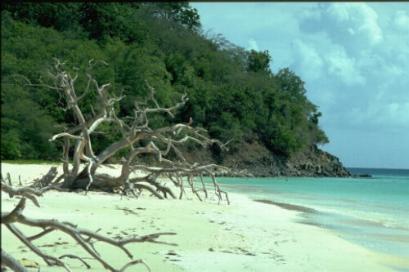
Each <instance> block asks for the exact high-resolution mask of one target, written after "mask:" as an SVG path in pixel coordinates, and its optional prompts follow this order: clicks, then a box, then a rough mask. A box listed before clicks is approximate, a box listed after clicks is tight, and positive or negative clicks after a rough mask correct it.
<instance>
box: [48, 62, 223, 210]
mask: <svg viewBox="0 0 409 272" xmlns="http://www.w3.org/2000/svg"><path fill="white" fill-rule="evenodd" d="M91 65H92V60H91V61H90V66H91ZM50 75H51V77H52V79H53V83H54V85H53V86H50V85H48V87H50V88H53V89H55V90H56V91H58V92H60V93H61V94H62V95H63V97H64V98H65V100H66V104H67V110H71V111H72V113H73V115H74V117H75V120H76V122H77V124H76V126H74V127H71V128H67V129H66V130H65V131H63V132H61V133H58V134H56V135H54V136H53V137H52V138H51V139H50V141H56V140H61V141H63V158H62V161H63V172H64V173H63V175H62V176H61V177H60V178H59V179H58V182H55V184H54V186H59V187H60V188H65V189H70V190H74V189H83V190H87V191H88V190H103V191H109V192H114V191H121V192H124V193H126V194H129V193H132V194H134V195H137V194H138V193H139V192H140V191H141V190H148V191H150V192H151V193H152V194H153V195H155V196H156V197H158V198H160V199H162V198H166V197H168V196H170V197H172V198H175V197H176V196H175V194H174V193H173V192H172V191H171V189H170V188H168V187H167V186H165V185H163V184H161V182H160V180H159V179H158V178H159V177H162V178H168V179H169V180H170V181H172V182H173V184H174V185H175V186H176V187H178V188H179V189H180V192H179V198H182V196H183V194H184V192H185V189H184V188H185V183H186V186H187V187H188V188H190V189H191V190H192V192H193V193H194V194H195V195H196V196H197V197H198V198H199V199H200V200H202V197H207V196H208V191H207V187H206V184H205V183H204V182H203V175H206V176H210V177H211V179H212V182H211V186H212V188H213V190H214V191H215V194H216V196H217V198H218V201H219V203H220V201H222V200H223V199H225V200H226V201H227V203H229V199H228V195H227V193H226V192H224V191H222V190H221V188H220V187H219V185H218V184H217V182H216V179H215V174H214V172H215V171H218V170H221V169H223V167H220V166H218V165H215V164H209V165H199V164H197V163H192V162H189V161H187V160H186V158H185V156H184V155H183V153H182V152H181V151H180V145H183V144H186V143H187V142H193V143H196V144H198V145H200V146H202V147H208V146H209V145H213V144H216V145H219V146H220V147H221V148H222V149H226V144H223V143H221V142H220V141H218V140H215V139H210V138H209V137H208V136H207V135H206V133H207V131H206V130H204V129H202V128H195V127H192V126H191V125H192V119H191V118H190V121H189V123H178V124H174V125H170V126H165V127H160V128H157V129H152V128H151V127H150V124H149V118H150V116H151V115H152V114H166V115H168V116H170V117H172V118H173V117H174V113H175V112H176V111H177V110H179V109H180V108H181V107H183V106H184V105H185V103H186V102H187V101H188V99H187V97H186V95H183V96H182V97H181V100H180V102H178V103H176V104H175V105H174V106H172V107H167V108H166V107H161V106H160V105H159V103H158V101H157V100H156V98H155V89H154V88H153V87H152V86H150V85H149V83H148V82H146V85H147V87H148V89H149V91H150V93H149V96H148V97H147V99H146V100H145V101H144V102H143V103H141V102H139V101H135V102H134V109H133V115H132V116H122V117H121V116H118V114H117V111H116V110H115V105H117V104H118V103H119V102H120V101H121V100H122V99H123V96H121V97H117V96H114V95H112V94H110V93H109V92H108V89H109V88H110V84H109V83H108V84H103V85H100V84H98V82H97V81H96V80H95V79H94V78H93V77H92V76H91V75H90V73H89V72H86V76H87V79H88V83H87V87H86V89H85V90H83V91H82V92H81V95H80V96H78V95H77V91H76V88H75V82H76V80H77V78H78V75H75V76H72V75H71V74H70V73H69V72H67V71H66V70H65V69H64V64H63V63H61V62H60V61H58V60H56V64H55V66H54V70H53V72H50ZM91 90H93V91H95V92H96V95H97V99H96V102H95V105H94V107H93V109H95V110H94V111H93V116H92V118H86V116H85V115H84V113H83V111H82V110H81V108H80V106H79V101H80V100H81V99H82V98H83V97H84V96H85V95H87V94H88V92H90V91H91ZM103 123H106V124H109V125H111V126H114V127H115V128H116V129H117V130H118V131H120V133H121V138H120V139H119V140H117V141H115V142H112V143H111V144H110V145H108V146H107V147H106V148H105V149H104V150H103V151H101V152H99V153H98V154H96V153H95V152H94V149H93V146H92V136H93V135H94V133H95V132H96V131H97V129H98V127H99V126H100V125H101V124H103ZM121 150H128V153H127V154H128V155H127V157H126V159H125V160H124V161H123V162H122V166H121V173H120V175H118V176H117V177H111V176H108V175H103V174H98V172H97V170H98V168H99V167H100V166H101V165H103V164H104V163H105V162H106V161H107V160H108V159H110V158H112V157H113V156H115V155H116V154H117V153H118V152H119V151H121ZM170 154H173V159H171V157H170ZM146 155H152V156H154V158H155V159H156V162H157V166H155V167H153V166H149V165H146V164H143V163H141V162H140V160H139V161H138V158H140V157H141V156H146ZM174 157H176V159H174ZM136 170H142V171H143V172H144V173H145V175H144V176H142V177H135V178H131V173H132V172H134V171H136ZM198 177H199V178H200V182H198V181H197V180H198ZM197 184H198V185H199V188H197ZM200 194H202V197H201V196H200Z"/></svg>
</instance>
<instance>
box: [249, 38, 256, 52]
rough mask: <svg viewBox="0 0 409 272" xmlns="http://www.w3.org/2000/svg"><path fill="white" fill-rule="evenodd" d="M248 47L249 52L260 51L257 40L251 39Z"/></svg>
mask: <svg viewBox="0 0 409 272" xmlns="http://www.w3.org/2000/svg"><path fill="white" fill-rule="evenodd" d="M248 44H249V45H248V47H247V49H248V50H256V51H259V47H258V44H257V42H256V40H255V39H250V40H249V41H248Z"/></svg>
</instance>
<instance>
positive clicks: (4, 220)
mask: <svg viewBox="0 0 409 272" xmlns="http://www.w3.org/2000/svg"><path fill="white" fill-rule="evenodd" d="M45 177H46V176H45ZM41 180H43V181H44V180H46V179H44V177H43V179H41ZM1 191H2V192H4V193H7V194H9V196H10V197H19V198H20V200H19V202H18V204H17V205H16V206H15V207H14V209H13V210H12V211H10V212H2V214H1V224H2V225H4V226H5V227H6V228H7V229H8V230H9V231H10V232H11V233H12V234H13V235H14V236H15V237H16V238H17V239H18V240H20V241H21V242H22V243H23V244H24V245H25V246H26V247H27V248H28V249H29V250H31V251H32V252H34V253H35V254H36V255H38V256H39V257H41V258H42V259H43V260H44V262H45V263H46V264H47V265H48V266H60V267H63V268H65V270H66V271H71V270H70V268H69V267H68V265H67V264H66V263H64V262H63V261H62V259H64V258H70V259H76V260H78V261H80V262H81V263H82V264H83V265H84V266H85V267H86V268H90V267H91V266H90V265H89V264H88V263H87V262H86V261H85V258H84V257H80V256H77V255H74V254H71V253H68V254H64V255H62V256H59V257H55V256H51V255H48V254H46V253H44V252H43V251H42V250H41V249H40V248H38V247H37V246H36V245H35V244H34V242H35V241H36V240H37V239H39V238H41V237H44V236H45V235H47V234H49V233H51V232H54V231H60V232H63V233H65V234H67V235H68V236H70V237H71V238H72V239H73V240H74V241H76V242H77V243H78V244H79V246H81V247H82V248H83V249H84V250H85V251H86V252H87V253H88V255H90V256H91V257H92V258H93V259H94V260H96V261H98V262H99V263H100V264H101V265H102V266H103V267H104V268H105V269H106V270H108V271H112V272H121V271H125V270H126V269H127V268H129V267H130V266H132V265H135V264H142V265H144V266H145V267H146V268H147V270H148V271H150V269H149V266H148V265H147V264H146V263H145V262H144V261H143V260H141V259H134V258H133V255H132V253H131V252H130V251H129V250H128V249H127V248H126V247H125V246H126V245H127V244H129V243H143V242H151V243H160V244H167V245H175V244H172V243H167V242H161V241H158V240H157V238H159V237H160V236H162V235H175V234H176V233H173V232H161V233H153V234H148V235H144V236H133V237H129V238H126V239H112V238H110V237H106V236H103V235H101V234H98V233H97V232H93V231H90V230H87V229H82V228H79V227H77V226H76V225H74V224H72V223H69V222H59V221H57V220H44V219H33V218H30V217H27V216H25V215H23V211H24V208H25V206H26V199H29V200H30V201H32V202H33V203H34V205H36V206H40V204H39V202H38V200H37V197H38V196H41V195H42V194H43V192H41V191H38V190H36V189H33V188H32V187H23V188H19V189H15V188H13V187H11V186H10V185H8V184H6V182H5V181H4V180H1ZM19 225H23V226H29V227H34V228H39V229H41V231H39V232H38V233H37V234H35V235H32V236H27V235H25V234H24V233H23V232H22V231H21V230H20V229H19ZM96 241H99V242H104V243H107V244H110V245H112V246H115V247H117V248H118V249H120V250H122V251H123V252H124V253H125V254H126V255H127V256H128V257H129V258H130V259H131V260H130V261H129V262H128V263H126V264H125V265H124V266H122V267H121V268H114V267H113V266H112V265H111V264H109V263H108V262H107V261H106V260H105V259H104V258H103V257H102V256H101V255H100V253H99V252H98V251H97V250H96V249H95V247H94V246H93V244H94V243H95V242H96ZM1 266H2V268H3V267H7V268H9V269H11V270H12V271H17V272H23V271H24V272H25V271H27V270H26V268H25V267H24V266H23V265H22V264H20V263H19V262H18V261H17V260H16V259H15V258H13V257H12V256H11V255H9V254H8V253H7V252H6V251H5V249H4V247H3V246H2V249H1ZM2 271H3V270H2Z"/></svg>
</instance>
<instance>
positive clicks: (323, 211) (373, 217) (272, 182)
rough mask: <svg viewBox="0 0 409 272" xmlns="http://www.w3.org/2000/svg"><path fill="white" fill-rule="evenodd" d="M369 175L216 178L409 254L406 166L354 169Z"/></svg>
mask: <svg viewBox="0 0 409 272" xmlns="http://www.w3.org/2000/svg"><path fill="white" fill-rule="evenodd" d="M350 171H351V172H352V173H369V174H372V178H285V177H277V178H219V179H218V181H219V183H220V184H222V185H223V187H225V189H227V190H228V191H233V192H234V191H236V192H240V193H245V194H247V195H249V196H250V197H251V198H253V199H263V200H270V201H274V202H279V203H287V204H293V205H299V206H303V207H308V208H310V209H313V210H314V211H312V212H304V213H303V214H302V215H301V217H300V222H301V223H305V224H313V225H317V226H320V227H323V228H328V229H331V230H333V231H335V232H337V233H339V235H340V236H341V237H343V238H344V239H347V240H350V241H352V242H354V243H358V244H360V245H362V246H364V247H367V248H369V249H371V250H375V251H378V252H382V253H387V254H391V255H395V256H400V257H405V258H406V257H409V170H390V169H356V168H355V169H354V168H351V169H350Z"/></svg>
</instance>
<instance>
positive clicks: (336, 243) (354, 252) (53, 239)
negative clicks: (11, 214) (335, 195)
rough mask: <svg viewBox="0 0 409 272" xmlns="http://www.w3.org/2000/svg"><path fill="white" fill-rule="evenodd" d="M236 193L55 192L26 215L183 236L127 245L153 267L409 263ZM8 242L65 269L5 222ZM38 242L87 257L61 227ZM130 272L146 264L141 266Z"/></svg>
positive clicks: (19, 252)
mask: <svg viewBox="0 0 409 272" xmlns="http://www.w3.org/2000/svg"><path fill="white" fill-rule="evenodd" d="M49 167H50V166H49V165H13V164H6V163H3V164H2V166H1V168H2V174H3V176H5V174H6V173H7V172H10V173H11V177H12V179H13V180H14V181H18V176H19V175H20V176H21V180H22V182H23V183H27V182H30V181H31V180H32V179H33V178H35V177H38V176H40V175H41V174H44V173H45V172H46V171H47V170H48V169H49ZM106 171H108V172H109V171H114V170H112V169H109V168H107V169H106ZM17 183H18V182H17ZM230 198H231V202H232V203H231V205H226V204H221V205H217V202H216V201H215V199H214V198H212V199H209V200H207V201H206V202H200V201H198V200H197V199H195V198H193V197H192V196H189V197H188V198H187V199H182V200H158V199H155V198H152V197H150V196H149V195H147V194H145V195H144V194H143V195H142V196H141V197H140V198H139V199H132V198H122V199H121V197H120V196H118V195H109V194H105V193H95V192H90V193H88V194H87V195H85V194H83V193H61V192H48V193H46V194H45V195H44V196H43V197H41V198H40V199H39V200H40V204H41V207H40V208H38V207H35V206H34V205H32V204H31V203H30V204H28V207H27V208H26V210H25V212H24V214H25V215H27V216H30V217H37V218H50V219H51V218H55V219H58V220H62V221H66V220H68V221H71V222H73V223H76V224H78V225H79V226H81V227H83V228H88V229H90V230H97V229H99V228H101V233H103V234H106V235H109V236H111V237H115V236H121V237H125V236H126V235H133V234H138V235H142V234H149V233H154V232H162V231H172V232H176V233H177V235H175V236H163V237H162V238H161V239H160V240H162V241H167V242H172V243H177V244H178V245H177V246H169V245H162V244H149V243H144V244H133V245H129V246H127V247H128V248H129V249H130V250H131V251H132V252H133V253H134V255H135V257H136V258H142V259H143V260H145V261H146V263H148V264H149V266H150V267H151V269H152V271H394V270H393V269H392V266H391V265H392V264H394V265H395V266H400V267H405V266H406V267H408V268H409V262H407V263H404V261H403V260H397V259H392V258H390V257H387V256H383V255H380V254H377V253H373V252H371V251H369V250H367V249H365V248H362V247H360V246H358V245H355V244H352V243H350V242H348V241H345V240H343V239H341V238H340V237H338V236H337V234H336V233H332V232H330V231H328V230H325V229H321V228H318V227H316V226H310V225H305V224H300V223H297V222H296V220H297V218H299V216H300V212H298V211H290V210H286V209H283V208H280V207H277V206H274V205H269V204H266V203H259V202H255V201H252V200H250V199H249V198H247V197H246V196H245V195H240V194H230ZM17 201H18V199H9V198H8V196H6V195H4V194H2V211H8V210H10V209H11V208H12V207H13V205H14V204H15V203H16V202H17ZM23 230H26V229H23ZM26 231H27V230H26ZM29 231H31V230H29ZM30 233H34V232H32V231H31V232H30ZM1 242H2V247H3V248H4V249H5V250H7V251H8V252H9V253H10V254H12V255H13V256H15V257H16V258H17V259H20V260H21V259H22V258H26V259H28V260H30V261H35V262H37V263H38V264H39V265H40V266H41V271H43V272H44V271H64V270H63V269H60V268H54V267H47V266H46V265H45V264H44V262H43V261H42V260H41V259H40V258H38V257H37V256H35V255H34V254H33V253H31V252H28V251H27V249H26V248H25V247H24V246H23V245H22V244H21V243H20V242H19V241H17V240H16V239H15V238H14V237H12V234H11V233H10V232H9V231H8V230H7V229H5V228H4V227H2V238H1ZM56 243H57V244H59V245H57V246H56ZM36 245H38V246H40V247H41V248H42V249H43V250H44V251H46V252H48V253H50V254H52V255H54V256H59V255H62V254H63V253H76V254H78V255H80V256H86V253H85V252H84V251H82V249H80V248H78V247H76V246H75V243H74V242H73V241H72V240H70V239H69V237H67V236H65V235H64V234H61V233H52V234H50V235H49V236H46V237H44V238H42V239H40V240H38V242H37V243H36ZM96 247H97V248H98V249H99V252H101V254H102V255H103V256H106V258H107V259H108V260H110V261H111V262H112V264H114V265H116V266H117V267H120V266H122V264H124V263H125V262H126V261H127V258H126V256H125V255H124V254H123V253H122V252H120V251H119V250H117V249H115V248H112V247H110V246H104V245H100V244H96ZM87 261H89V262H90V264H92V265H93V268H92V269H89V270H87V269H86V268H85V267H84V266H83V265H82V264H81V263H79V262H78V261H75V260H67V264H68V265H69V266H70V268H71V269H72V270H73V271H103V269H102V267H101V266H100V265H99V264H97V263H95V262H93V261H92V260H87ZM32 271H36V269H34V270H32ZM127 271H146V269H145V268H144V267H143V266H134V267H132V268H129V269H128V270H127Z"/></svg>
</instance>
